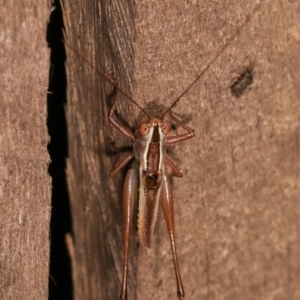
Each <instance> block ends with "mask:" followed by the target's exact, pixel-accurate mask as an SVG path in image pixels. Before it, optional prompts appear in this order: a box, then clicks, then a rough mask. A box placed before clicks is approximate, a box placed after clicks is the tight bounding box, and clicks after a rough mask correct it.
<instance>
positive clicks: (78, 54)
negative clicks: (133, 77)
mask: <svg viewBox="0 0 300 300" xmlns="http://www.w3.org/2000/svg"><path fill="white" fill-rule="evenodd" d="M62 42H63V43H64V45H66V46H67V47H68V48H69V49H70V50H72V52H73V53H75V54H76V55H77V56H79V57H80V58H81V59H82V60H83V61H84V62H85V63H86V64H87V65H89V66H90V67H91V68H92V69H94V70H95V71H96V72H97V73H98V74H99V75H100V76H101V77H102V78H104V79H105V80H107V81H108V82H109V83H111V84H112V85H113V86H114V87H115V88H116V89H117V90H118V91H119V92H120V93H121V94H122V95H124V96H125V97H126V98H128V99H129V100H130V101H131V102H132V103H134V104H135V105H136V106H137V107H138V108H139V109H140V110H141V111H142V112H143V113H144V114H145V115H146V116H147V117H148V118H149V119H150V118H151V117H150V115H149V114H148V113H147V112H146V111H145V110H144V109H143V108H142V107H141V106H140V105H139V104H138V103H137V102H136V101H135V100H133V99H132V98H131V97H129V96H128V95H127V94H126V93H125V92H123V90H122V89H121V88H120V87H118V86H117V85H116V83H115V82H114V81H113V80H112V79H111V78H110V77H108V76H106V75H104V74H103V73H101V72H100V71H99V70H98V69H97V68H96V67H95V66H94V65H93V64H92V63H90V62H89V61H88V60H87V59H86V58H85V57H84V56H83V55H81V54H80V53H79V52H77V51H76V50H75V49H73V48H72V47H71V46H70V44H69V43H67V42H66V40H65V39H63V40H62Z"/></svg>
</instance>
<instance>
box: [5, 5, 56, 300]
mask: <svg viewBox="0 0 300 300" xmlns="http://www.w3.org/2000/svg"><path fill="white" fill-rule="evenodd" d="M0 15H1V18H0V28H1V34H0V36H1V37H0V69H1V76H0V89H1V93H0V103H1V109H0V299H3V300H12V299H14V300H15V299H39V300H40V299H41V300H46V299H47V298H48V279H49V246H50V245H49V222H50V193H51V181H50V177H49V175H48V173H47V169H48V163H49V156H48V153H47V144H48V134H47V127H46V117H47V105H46V104H47V102H46V100H47V86H48V75H49V51H48V49H47V45H46V40H45V37H46V25H47V20H48V15H49V6H48V5H47V3H43V4H40V5H37V4H36V1H12V0H10V1H4V2H3V1H2V3H1V6H0Z"/></svg>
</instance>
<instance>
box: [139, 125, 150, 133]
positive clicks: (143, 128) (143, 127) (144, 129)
mask: <svg viewBox="0 0 300 300" xmlns="http://www.w3.org/2000/svg"><path fill="white" fill-rule="evenodd" d="M148 132H149V127H148V125H147V124H146V123H142V124H141V125H140V133H141V135H146V134H148Z"/></svg>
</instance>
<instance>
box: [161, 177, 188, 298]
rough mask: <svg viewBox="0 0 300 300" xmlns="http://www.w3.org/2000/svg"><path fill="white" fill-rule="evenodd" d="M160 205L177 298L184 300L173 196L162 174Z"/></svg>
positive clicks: (167, 179)
mask: <svg viewBox="0 0 300 300" xmlns="http://www.w3.org/2000/svg"><path fill="white" fill-rule="evenodd" d="M160 204H161V207H162V210H163V213H164V217H165V220H166V223H167V228H168V232H169V236H170V241H171V248H172V254H173V262H174V268H175V275H176V282H177V296H178V298H179V300H183V298H184V289H183V284H182V281H181V276H180V271H179V264H178V257H177V250H176V243H175V229H174V213H173V195H172V187H171V182H170V179H169V177H168V176H167V175H166V174H165V173H164V174H163V177H162V183H161V194H160Z"/></svg>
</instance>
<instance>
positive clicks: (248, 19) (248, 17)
mask: <svg viewBox="0 0 300 300" xmlns="http://www.w3.org/2000/svg"><path fill="white" fill-rule="evenodd" d="M261 4H262V2H261V3H259V4H258V5H257V6H256V7H255V8H254V9H253V11H252V12H251V14H249V15H248V16H247V17H246V19H245V21H244V23H243V24H242V25H241V26H240V27H239V28H238V29H237V30H236V32H235V34H234V35H232V36H231V37H230V38H229V40H228V42H227V43H226V44H225V45H224V46H223V47H222V48H221V50H219V52H218V53H217V55H216V56H215V57H214V58H213V59H212V60H211V61H210V63H209V64H208V65H207V66H206V67H205V68H204V69H203V71H202V72H201V73H200V74H199V75H198V76H197V77H196V79H195V80H194V81H193V82H192V83H191V84H190V85H189V86H188V87H187V88H186V89H185V90H184V92H183V93H182V94H181V95H180V96H179V97H178V98H177V99H176V100H175V101H174V102H173V104H172V105H171V106H170V107H169V108H168V109H167V110H166V111H165V113H164V114H163V115H162V116H161V119H163V118H164V117H165V116H166V114H167V113H168V112H169V111H170V110H171V109H172V108H173V107H174V106H175V105H176V104H177V103H178V101H179V100H180V99H181V98H182V97H183V96H184V95H185V94H186V93H187V92H188V91H189V90H190V89H191V87H192V86H193V85H194V84H195V83H196V82H197V81H198V80H199V79H200V77H202V75H203V74H204V73H205V72H206V71H207V70H208V68H209V67H210V66H211V65H212V64H213V63H214V62H215V61H216V60H217V59H218V58H219V56H220V55H221V54H222V53H223V51H224V50H225V49H226V48H227V47H228V46H229V45H230V44H231V42H232V41H233V39H234V38H235V37H236V36H238V35H239V33H240V31H241V29H242V28H243V27H244V26H245V25H246V24H247V23H249V22H250V19H251V15H253V14H254V13H255V12H256V11H257V10H258V8H259V7H260V6H261Z"/></svg>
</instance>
